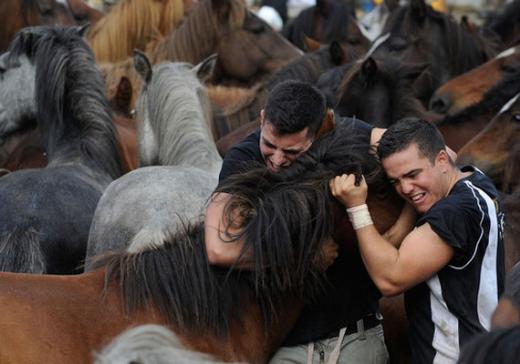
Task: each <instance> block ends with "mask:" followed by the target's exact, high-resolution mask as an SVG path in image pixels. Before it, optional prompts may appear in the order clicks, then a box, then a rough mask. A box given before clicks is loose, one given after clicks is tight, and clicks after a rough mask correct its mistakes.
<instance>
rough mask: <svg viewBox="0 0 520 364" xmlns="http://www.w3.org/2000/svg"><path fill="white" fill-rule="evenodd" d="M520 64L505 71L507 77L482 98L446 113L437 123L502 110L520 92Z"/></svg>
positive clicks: (466, 118) (455, 122)
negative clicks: (463, 107)
mask: <svg viewBox="0 0 520 364" xmlns="http://www.w3.org/2000/svg"><path fill="white" fill-rule="evenodd" d="M519 75H520V66H517V65H515V66H511V67H509V68H508V70H507V72H506V73H505V77H504V78H503V79H502V80H501V81H499V82H498V83H497V84H496V85H495V86H493V87H492V88H490V89H489V90H488V91H486V93H484V95H483V97H482V100H481V101H480V102H479V103H477V104H475V105H471V106H469V107H467V108H465V109H462V110H461V111H459V112H458V113H456V114H454V115H446V117H445V118H444V119H442V120H441V121H440V122H438V123H437V125H448V124H458V123H463V122H465V121H467V120H471V119H472V118H475V116H478V115H483V114H485V113H489V112H494V113H496V112H497V110H500V108H501V107H502V106H504V104H505V103H506V102H507V100H510V99H511V98H512V97H513V96H515V95H516V94H517V93H518V90H519V89H520V77H518V76H519Z"/></svg>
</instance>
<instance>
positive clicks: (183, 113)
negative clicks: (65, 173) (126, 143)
mask: <svg viewBox="0 0 520 364" xmlns="http://www.w3.org/2000/svg"><path fill="white" fill-rule="evenodd" d="M134 62H135V66H136V69H137V70H138V72H139V74H140V75H141V76H142V78H143V79H144V81H145V84H144V85H143V87H142V89H141V94H140V96H139V99H138V101H137V110H136V111H137V120H138V125H139V126H138V130H139V133H138V139H139V148H140V160H141V164H143V165H150V164H162V165H164V166H161V167H159V166H157V167H144V168H139V169H137V170H135V171H133V172H131V173H129V174H127V175H125V176H123V177H121V178H120V179H118V180H116V181H114V182H113V183H112V184H111V185H110V186H109V187H108V188H107V190H106V192H105V193H104V194H103V196H102V198H101V200H100V202H99V204H98V207H97V209H96V213H95V215H94V219H93V222H92V226H91V229H90V236H89V242H88V249H87V259H89V258H91V257H93V256H95V255H99V254H102V253H104V252H106V251H109V250H114V249H121V248H126V247H128V249H129V250H130V251H134V252H137V251H140V249H141V247H144V246H147V245H150V244H155V243H157V244H159V243H158V242H160V241H163V236H164V234H165V233H166V232H167V231H169V232H172V231H176V229H178V228H179V227H182V225H183V224H187V223H189V222H194V221H197V220H198V219H200V218H201V217H202V213H203V210H204V206H205V203H206V201H207V199H208V198H209V196H210V195H211V193H212V192H213V190H214V188H215V187H216V185H217V178H218V173H219V171H220V168H221V164H222V159H221V157H220V156H219V154H218V152H217V149H216V146H215V143H214V141H213V139H212V137H211V132H210V129H209V120H210V112H209V100H208V96H207V93H206V88H205V87H204V86H203V85H202V83H201V81H200V80H201V79H202V80H204V79H205V78H207V77H209V75H210V74H211V72H212V71H213V68H214V65H215V62H216V59H215V57H214V56H212V57H209V58H208V59H206V60H204V61H203V62H201V63H200V64H199V65H197V66H195V67H193V66H191V65H189V64H187V63H164V64H159V65H155V66H154V67H153V71H152V67H151V66H150V63H149V62H148V60H147V58H146V56H145V55H144V54H141V53H136V54H135V56H134ZM166 165H167V166H166ZM87 269H88V266H87Z"/></svg>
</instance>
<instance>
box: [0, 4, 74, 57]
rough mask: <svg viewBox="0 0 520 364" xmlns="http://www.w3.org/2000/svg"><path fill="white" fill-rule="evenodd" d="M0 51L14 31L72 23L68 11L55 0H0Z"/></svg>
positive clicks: (12, 36) (1, 51)
mask: <svg viewBox="0 0 520 364" xmlns="http://www.w3.org/2000/svg"><path fill="white" fill-rule="evenodd" d="M0 19H2V21H1V22H0V53H3V52H4V51H5V50H6V49H7V46H8V45H9V43H10V42H11V40H12V39H13V38H14V35H15V34H16V32H18V31H19V30H20V29H22V28H24V27H28V26H34V25H51V26H52V25H65V26H67V25H69V26H70V25H74V24H75V20H74V19H73V17H72V15H71V14H70V12H68V11H67V9H66V8H65V7H64V6H63V4H59V3H58V2H56V0H2V1H0Z"/></svg>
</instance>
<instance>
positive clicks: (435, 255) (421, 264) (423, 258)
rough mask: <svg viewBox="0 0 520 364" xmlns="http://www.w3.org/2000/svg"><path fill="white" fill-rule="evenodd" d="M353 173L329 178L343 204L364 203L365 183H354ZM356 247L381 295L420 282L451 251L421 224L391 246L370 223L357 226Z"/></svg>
mask: <svg viewBox="0 0 520 364" xmlns="http://www.w3.org/2000/svg"><path fill="white" fill-rule="evenodd" d="M354 182H355V178H354V175H342V176H338V177H336V178H334V179H332V180H331V182H330V187H331V192H332V194H333V195H334V196H335V197H336V198H337V199H338V200H340V201H341V202H342V203H343V204H344V205H345V206H346V207H353V206H359V205H362V204H364V203H365V201H366V194H367V185H366V182H365V180H364V179H363V180H362V182H361V184H360V185H359V186H356V185H355V183H354ZM356 235H357V238H358V241H359V250H360V252H361V257H362V259H363V262H364V263H365V266H366V268H367V271H368V273H369V275H370V277H371V278H372V280H373V281H374V283H375V284H376V286H377V287H378V288H379V290H380V291H381V293H382V294H383V295H385V296H393V295H396V294H399V293H401V292H404V291H406V290H407V289H409V288H411V287H413V286H415V285H416V284H417V283H419V282H422V281H424V280H426V279H428V278H429V277H431V276H432V275H433V274H435V273H436V272H438V271H439V270H440V269H441V268H442V267H444V266H445V265H447V264H448V263H449V261H450V260H451V259H452V257H453V254H454V251H453V248H452V247H451V246H449V245H448V244H447V243H445V242H444V241H443V240H442V239H441V238H440V237H439V236H438V235H437V234H436V233H435V232H434V231H433V230H432V229H431V227H430V225H429V224H424V225H421V226H420V227H418V228H416V229H415V230H413V231H412V232H410V233H409V234H408V235H407V236H406V237H405V238H404V241H403V243H402V244H401V246H400V247H399V248H396V247H395V246H393V245H392V244H391V243H390V242H389V241H387V240H386V239H385V238H384V237H383V236H381V234H379V232H378V231H377V230H376V228H375V227H374V225H373V224H369V225H367V226H364V227H361V228H358V229H357V230H356Z"/></svg>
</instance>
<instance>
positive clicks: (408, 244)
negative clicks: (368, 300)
mask: <svg viewBox="0 0 520 364" xmlns="http://www.w3.org/2000/svg"><path fill="white" fill-rule="evenodd" d="M356 235H357V238H358V241H359V250H360V251H361V257H362V258H363V262H364V263H365V266H366V268H367V271H368V273H369V275H370V277H371V278H372V280H373V281H374V283H375V284H376V286H377V287H378V288H379V290H380V291H381V293H382V294H383V295H384V296H393V295H396V294H399V293H402V292H404V291H406V290H408V289H409V288H411V287H413V286H415V285H416V284H418V283H420V282H423V281H425V280H427V279H428V278H429V277H431V276H432V275H434V274H435V273H436V272H438V271H439V270H440V269H441V268H442V267H444V266H446V265H447V264H448V263H449V261H450V260H451V258H452V257H453V248H451V247H450V246H449V245H448V244H446V243H445V242H444V241H443V240H442V239H441V238H440V237H439V236H438V235H437V234H436V233H435V232H434V231H433V230H432V229H431V227H430V225H429V224H424V225H421V226H420V227H418V228H417V229H415V230H413V231H412V232H411V233H410V234H408V235H407V236H406V238H405V239H404V241H403V243H402V245H401V247H400V248H399V249H397V248H396V247H394V246H393V245H392V244H390V243H389V242H388V241H386V240H385V239H384V238H383V237H382V236H381V235H380V234H379V233H378V231H377V230H376V229H375V227H374V225H369V226H365V227H363V228H361V229H358V230H356Z"/></svg>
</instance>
